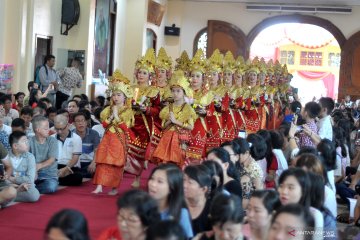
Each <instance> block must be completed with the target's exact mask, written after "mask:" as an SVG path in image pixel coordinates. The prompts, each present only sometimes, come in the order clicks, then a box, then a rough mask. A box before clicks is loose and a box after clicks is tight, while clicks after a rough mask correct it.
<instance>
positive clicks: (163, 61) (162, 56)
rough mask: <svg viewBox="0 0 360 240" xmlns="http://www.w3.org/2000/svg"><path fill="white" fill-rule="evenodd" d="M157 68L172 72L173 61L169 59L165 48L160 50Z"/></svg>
mask: <svg viewBox="0 0 360 240" xmlns="http://www.w3.org/2000/svg"><path fill="white" fill-rule="evenodd" d="M155 67H156V68H157V69H159V68H163V69H165V70H170V69H171V67H172V60H171V57H169V56H168V55H167V54H166V51H165V49H164V48H163V47H161V48H160V50H159V52H158V56H157V58H156V63H155Z"/></svg>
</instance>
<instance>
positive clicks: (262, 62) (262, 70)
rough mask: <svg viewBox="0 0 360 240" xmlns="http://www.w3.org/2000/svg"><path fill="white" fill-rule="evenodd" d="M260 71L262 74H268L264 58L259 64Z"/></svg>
mask: <svg viewBox="0 0 360 240" xmlns="http://www.w3.org/2000/svg"><path fill="white" fill-rule="evenodd" d="M259 70H260V72H262V73H266V72H267V66H266V62H265V59H264V58H261V59H260V62H259Z"/></svg>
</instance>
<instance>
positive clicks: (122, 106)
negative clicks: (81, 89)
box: [92, 70, 134, 195]
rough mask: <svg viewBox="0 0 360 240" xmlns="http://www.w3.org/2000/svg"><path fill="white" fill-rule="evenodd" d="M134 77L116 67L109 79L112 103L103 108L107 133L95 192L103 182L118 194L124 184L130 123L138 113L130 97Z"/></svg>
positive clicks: (99, 156) (98, 162) (100, 152)
mask: <svg viewBox="0 0 360 240" xmlns="http://www.w3.org/2000/svg"><path fill="white" fill-rule="evenodd" d="M129 82H130V81H129V80H128V79H127V78H126V77H124V76H123V75H122V74H121V73H120V71H118V70H116V71H115V72H114V74H113V76H112V77H111V79H110V80H109V89H108V93H109V94H111V103H110V106H108V107H106V108H105V109H104V110H103V111H102V112H101V121H102V124H103V126H104V127H105V134H104V137H103V139H102V140H101V142H100V144H99V147H98V149H97V151H96V158H95V159H96V171H95V175H94V180H93V181H94V184H96V185H97V187H96V189H95V190H94V191H93V192H92V193H100V192H102V190H103V189H102V186H107V187H111V188H112V190H111V191H110V192H109V193H108V194H109V195H116V194H117V193H118V191H117V188H118V187H119V185H120V182H121V179H122V175H123V172H124V166H125V162H126V155H127V141H128V139H129V127H131V126H133V124H134V114H133V111H132V109H131V108H130V107H129V106H127V104H126V98H131V97H132V91H131V89H130V86H129V85H128V83H129Z"/></svg>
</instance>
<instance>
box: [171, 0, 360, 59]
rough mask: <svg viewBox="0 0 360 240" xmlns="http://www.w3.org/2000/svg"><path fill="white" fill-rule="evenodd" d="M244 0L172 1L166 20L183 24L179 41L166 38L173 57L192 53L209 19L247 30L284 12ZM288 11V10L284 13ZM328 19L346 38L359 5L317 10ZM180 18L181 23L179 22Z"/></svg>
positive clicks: (355, 26) (355, 21)
mask: <svg viewBox="0 0 360 240" xmlns="http://www.w3.org/2000/svg"><path fill="white" fill-rule="evenodd" d="M245 6H246V5H245V4H244V3H226V4H225V3H219V2H205V3H204V2H202V3H201V2H191V1H169V2H168V13H167V22H169V23H172V22H175V23H176V24H177V25H179V26H181V35H180V40H179V44H178V45H174V44H172V42H170V43H169V42H167V41H166V44H168V45H167V46H166V47H167V48H168V49H171V51H170V52H171V54H172V57H173V58H174V57H178V56H179V54H180V53H181V51H183V50H186V51H187V52H188V53H189V55H192V50H193V41H194V38H195V35H196V34H197V33H198V31H200V30H201V29H202V28H204V27H206V26H207V21H208V20H221V21H225V22H229V23H232V24H234V25H236V26H238V27H239V28H240V29H241V30H242V31H243V32H244V33H245V34H248V33H249V32H250V31H251V29H252V28H253V27H254V26H255V25H257V24H258V23H260V22H261V21H262V20H264V19H265V18H268V17H272V16H276V15H281V14H276V13H271V14H269V13H266V12H250V11H247V10H246V8H245ZM284 15H285V14H284ZM315 16H318V17H320V18H324V19H327V20H329V21H331V22H332V23H333V24H334V25H336V26H337V27H338V28H339V29H341V31H342V32H343V34H344V35H345V37H346V38H349V37H350V36H351V35H352V34H354V33H356V32H357V31H359V30H360V25H359V24H358V22H359V17H360V6H357V7H353V13H352V14H350V15H346V14H315ZM177 22H179V23H177Z"/></svg>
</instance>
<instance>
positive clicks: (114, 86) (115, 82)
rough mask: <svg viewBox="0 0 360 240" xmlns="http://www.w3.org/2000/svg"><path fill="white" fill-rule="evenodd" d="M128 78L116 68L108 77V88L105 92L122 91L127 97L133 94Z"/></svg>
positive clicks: (109, 93)
mask: <svg viewBox="0 0 360 240" xmlns="http://www.w3.org/2000/svg"><path fill="white" fill-rule="evenodd" d="M129 83H130V80H129V79H128V78H127V77H125V76H124V75H123V74H122V73H121V72H120V70H119V69H116V70H115V72H114V73H113V75H112V76H111V77H110V79H109V84H108V89H107V90H106V93H107V94H108V95H111V94H113V93H115V92H122V93H124V95H125V96H126V97H127V98H131V97H132V96H133V92H132V90H131V88H130V85H129Z"/></svg>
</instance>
